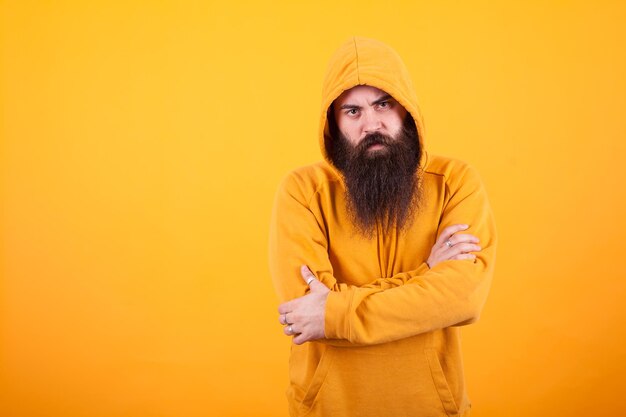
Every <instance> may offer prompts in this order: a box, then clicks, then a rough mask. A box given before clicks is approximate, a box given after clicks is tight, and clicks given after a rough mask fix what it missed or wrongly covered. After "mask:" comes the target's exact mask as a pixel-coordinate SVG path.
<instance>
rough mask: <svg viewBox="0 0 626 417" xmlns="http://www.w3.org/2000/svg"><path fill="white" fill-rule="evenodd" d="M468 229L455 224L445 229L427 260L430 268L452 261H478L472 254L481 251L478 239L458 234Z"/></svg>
mask: <svg viewBox="0 0 626 417" xmlns="http://www.w3.org/2000/svg"><path fill="white" fill-rule="evenodd" d="M468 227H469V226H468V225H466V224H453V225H452V226H448V227H446V228H445V229H443V231H442V232H441V234H440V235H439V237H438V238H437V241H436V242H435V245H434V246H433V248H432V249H431V251H430V256H429V257H428V259H427V260H426V263H427V264H428V266H429V267H430V268H433V267H434V266H435V265H437V264H438V263H439V262H443V261H448V260H451V259H476V255H474V254H473V253H470V252H478V251H480V250H481V247H480V246H478V245H477V243H478V238H477V237H476V236H474V235H471V234H469V233H466V234H462V233H461V234H456V233H458V232H460V231H462V230H466V229H467V228H468Z"/></svg>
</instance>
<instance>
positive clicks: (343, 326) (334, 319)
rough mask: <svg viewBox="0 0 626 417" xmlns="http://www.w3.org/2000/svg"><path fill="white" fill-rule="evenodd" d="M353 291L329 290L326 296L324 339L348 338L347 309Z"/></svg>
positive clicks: (348, 308)
mask: <svg viewBox="0 0 626 417" xmlns="http://www.w3.org/2000/svg"><path fill="white" fill-rule="evenodd" d="M353 296H354V291H340V292H335V291H331V292H329V293H328V297H327V298H326V311H325V315H324V334H325V335H326V339H346V340H350V320H349V311H350V304H351V302H352V297H353Z"/></svg>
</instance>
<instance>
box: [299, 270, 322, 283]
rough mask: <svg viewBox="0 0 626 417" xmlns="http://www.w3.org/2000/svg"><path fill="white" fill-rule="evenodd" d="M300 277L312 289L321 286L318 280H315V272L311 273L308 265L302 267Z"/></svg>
mask: <svg viewBox="0 0 626 417" xmlns="http://www.w3.org/2000/svg"><path fill="white" fill-rule="evenodd" d="M300 275H302V278H303V279H304V281H305V282H306V284H307V285H308V286H309V288H311V289H313V286H315V285H317V284H320V282H319V281H318V280H317V278H315V275H313V272H311V270H310V269H309V267H308V266H306V265H302V266H301V267H300Z"/></svg>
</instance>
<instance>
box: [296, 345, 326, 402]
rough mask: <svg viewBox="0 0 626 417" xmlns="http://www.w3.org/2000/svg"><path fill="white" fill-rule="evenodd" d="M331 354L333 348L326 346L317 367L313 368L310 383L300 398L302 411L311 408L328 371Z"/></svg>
mask: <svg viewBox="0 0 626 417" xmlns="http://www.w3.org/2000/svg"><path fill="white" fill-rule="evenodd" d="M333 356H334V355H333V349H332V348H331V347H328V348H326V349H325V350H324V353H322V357H321V358H320V362H319V364H318V365H317V369H315V373H314V374H313V378H311V383H310V384H309V386H308V387H307V389H306V392H305V394H304V398H303V399H302V403H301V409H302V410H303V412H306V411H308V410H309V409H310V408H311V406H312V405H313V402H314V401H315V398H316V397H317V395H318V393H319V392H320V390H321V388H322V384H323V383H324V381H325V380H326V376H327V375H328V371H329V369H330V367H331V365H332V362H333Z"/></svg>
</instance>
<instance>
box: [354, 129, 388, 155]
mask: <svg viewBox="0 0 626 417" xmlns="http://www.w3.org/2000/svg"><path fill="white" fill-rule="evenodd" d="M393 142H394V140H393V138H392V137H391V136H387V135H384V134H382V133H368V134H367V135H366V136H365V137H364V138H363V140H362V141H361V142H360V143H359V144H358V145H357V147H356V149H355V150H356V153H357V154H360V153H362V152H365V151H366V150H367V149H368V148H369V147H370V146H373V145H384V146H390V145H391V144H393Z"/></svg>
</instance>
